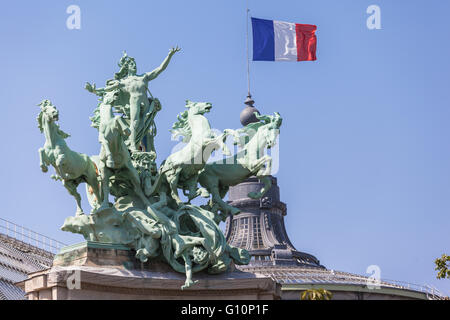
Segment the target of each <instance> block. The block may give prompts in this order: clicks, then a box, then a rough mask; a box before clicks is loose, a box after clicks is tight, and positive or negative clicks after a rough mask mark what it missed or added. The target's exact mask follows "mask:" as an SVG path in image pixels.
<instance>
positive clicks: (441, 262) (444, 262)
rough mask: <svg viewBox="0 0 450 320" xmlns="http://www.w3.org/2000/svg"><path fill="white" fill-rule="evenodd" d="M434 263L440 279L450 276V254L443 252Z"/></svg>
mask: <svg viewBox="0 0 450 320" xmlns="http://www.w3.org/2000/svg"><path fill="white" fill-rule="evenodd" d="M434 263H435V264H436V268H434V270H436V271H438V274H437V278H438V279H445V278H450V270H449V267H450V265H449V263H450V256H448V255H446V254H443V255H442V257H440V258H437V259H436V260H435V261H434Z"/></svg>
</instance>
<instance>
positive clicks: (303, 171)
mask: <svg viewBox="0 0 450 320" xmlns="http://www.w3.org/2000/svg"><path fill="white" fill-rule="evenodd" d="M71 4H77V5H79V6H80V8H81V30H68V29H67V28H66V19H67V17H68V14H66V8H67V7H68V6H69V5H71ZM371 4H377V5H379V6H380V8H381V18H382V30H372V31H371V30H368V29H367V27H366V19H367V17H368V15H367V14H366V9H367V7H368V6H369V5H371ZM250 7H251V11H252V15H253V16H254V17H259V18H265V19H275V20H282V21H289V22H297V23H307V24H316V25H317V26H318V32H317V36H318V52H317V56H318V60H317V61H316V62H302V63H295V62H294V63H283V62H252V63H251V68H252V76H251V77H252V82H253V85H252V87H253V88H252V93H253V95H254V98H255V100H256V102H257V107H258V108H259V109H260V111H261V112H263V113H272V112H274V111H279V112H280V113H281V115H282V116H283V118H284V122H283V127H282V132H281V139H280V162H281V163H280V165H281V167H280V170H279V172H278V174H277V177H278V179H279V184H280V186H281V191H282V192H281V195H282V200H283V201H284V202H286V203H287V204H288V215H287V217H286V225H287V229H288V233H289V235H290V237H291V240H292V242H293V243H294V244H295V245H296V247H297V248H298V249H299V250H302V251H306V252H309V253H312V254H314V255H316V256H317V257H318V258H319V259H320V260H321V262H322V263H323V264H324V265H325V266H327V267H328V268H330V269H335V270H342V271H348V272H353V273H358V274H365V271H366V268H367V266H369V265H373V264H375V265H379V266H380V268H381V276H382V278H386V279H396V280H403V281H408V282H412V283H418V284H426V283H428V284H431V285H434V286H436V287H438V288H439V289H441V290H442V291H444V292H445V293H447V294H449V293H450V292H449V291H450V281H449V280H442V281H438V280H436V279H435V271H434V270H433V269H434V264H433V261H434V259H435V258H436V257H438V256H440V255H441V254H442V253H444V252H447V253H450V245H449V244H450V233H449V232H448V230H449V226H450V216H449V212H450V148H449V146H450V141H449V137H450V126H449V124H448V122H449V119H450V109H449V107H450V105H449V101H450V90H449V75H450V62H449V57H450V45H449V41H448V38H449V27H448V13H449V12H450V3H449V2H448V1H441V0H432V1H425V0H420V1H419V0H415V1H411V0H409V1H406V0H396V1H386V0H370V1H366V0H358V1H355V0H345V1H344V0H340V1H336V0H329V1H325V0H317V1H294V0H289V1H288V0H279V1H276V2H274V1H261V0H259V1H256V0H250ZM245 23H246V21H245V2H244V1H223V0H222V1H218V0H216V1H206V0H193V1H181V0H179V1H178V0H177V1H175V0H172V1H162V0H160V1H126V2H123V1H121V2H119V1H100V0H97V1H87V0H84V1H79V0H72V1H62V0H60V1H50V0H47V1H44V0H41V1H22V0H16V1H8V2H5V3H3V4H2V10H1V13H0V39H1V49H2V50H0V60H1V61H2V67H1V68H2V76H1V77H0V96H1V97H2V103H3V109H2V125H1V126H0V134H1V136H2V137H3V139H2V142H1V148H2V150H3V151H2V152H3V157H2V158H1V160H0V161H1V165H0V176H1V178H2V184H1V187H0V193H1V194H2V212H1V217H3V218H6V219H8V220H11V221H14V222H16V223H18V224H22V225H25V226H27V227H30V228H32V229H34V230H36V231H39V232H41V233H44V234H46V235H48V236H51V237H54V238H56V239H59V240H61V241H64V242H67V243H74V242H78V241H81V240H82V238H81V236H78V235H72V234H69V233H64V232H62V231H60V230H59V227H60V226H61V225H62V223H63V221H64V218H65V217H67V216H69V215H73V214H74V202H73V199H72V198H71V197H70V196H69V194H68V193H67V192H66V190H65V189H64V188H63V187H62V186H61V185H60V183H59V182H54V181H53V180H51V179H50V173H47V174H43V173H42V172H41V171H40V169H39V159H38V153H37V149H38V148H39V147H41V146H42V145H43V143H44V137H43V135H41V134H40V133H39V130H38V129H37V124H36V116H37V114H38V107H37V106H36V104H38V103H39V102H40V101H41V100H42V99H43V98H48V99H51V100H52V101H53V102H54V103H55V104H56V106H57V107H58V108H59V110H60V123H61V127H62V129H63V130H64V131H66V132H69V133H70V134H71V135H72V137H71V138H69V139H68V144H69V146H70V147H71V148H72V149H74V150H76V151H79V152H83V153H87V154H91V155H92V154H97V153H98V152H99V144H98V142H97V131H96V130H95V129H93V128H91V127H90V121H89V116H90V115H91V114H92V111H93V109H94V107H95V105H96V98H95V97H94V96H93V95H91V94H89V93H88V92H87V91H85V90H84V89H83V85H84V82H85V81H94V82H96V83H97V84H98V85H103V84H104V82H105V80H106V79H109V78H111V77H112V75H113V73H114V72H116V71H117V61H118V59H119V58H120V56H121V54H122V51H123V50H127V51H128V53H129V54H130V55H131V56H134V57H135V58H136V60H137V63H138V72H139V71H140V72H145V71H150V70H153V68H154V67H156V66H158V65H159V64H160V63H161V61H162V60H163V59H164V57H165V56H166V54H167V52H168V50H169V48H170V47H171V46H173V45H179V46H180V47H181V48H182V52H180V53H178V54H177V55H176V56H175V57H174V59H173V61H172V63H171V64H170V66H169V67H168V69H167V70H166V71H165V72H164V73H163V74H162V75H161V76H160V77H159V78H158V79H156V80H155V81H153V82H152V83H151V85H150V89H151V91H152V93H153V94H154V95H155V96H158V97H159V98H160V100H161V101H162V104H163V111H162V112H161V113H160V114H159V115H158V117H157V125H158V129H159V135H158V137H157V151H158V156H159V160H162V159H164V158H165V157H167V155H168V154H169V153H170V150H171V148H172V147H173V146H174V144H175V142H172V141H171V140H170V134H169V132H168V129H169V128H170V126H171V124H172V123H173V122H174V121H175V117H176V114H177V113H178V112H180V111H181V110H182V109H183V106H184V100H185V99H187V98H188V99H191V100H199V101H210V102H212V103H213V105H214V108H213V111H212V113H211V114H210V115H209V119H210V121H211V123H212V125H213V126H214V127H216V128H219V129H224V128H227V127H230V128H238V127H239V126H240V123H239V113H240V111H241V109H242V107H243V101H244V99H245V96H246V90H247V88H246V73H245V72H246V68H245V28H246V27H245ZM80 192H84V191H83V189H82V188H81V187H80Z"/></svg>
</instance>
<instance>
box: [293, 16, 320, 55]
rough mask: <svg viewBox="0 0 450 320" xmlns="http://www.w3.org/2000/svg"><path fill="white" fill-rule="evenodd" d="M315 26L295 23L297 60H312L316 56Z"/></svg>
mask: <svg viewBox="0 0 450 320" xmlns="http://www.w3.org/2000/svg"><path fill="white" fill-rule="evenodd" d="M316 30H317V26H314V25H311V24H298V23H296V24H295V33H296V35H297V61H314V60H317V57H316V46H317V37H316Z"/></svg>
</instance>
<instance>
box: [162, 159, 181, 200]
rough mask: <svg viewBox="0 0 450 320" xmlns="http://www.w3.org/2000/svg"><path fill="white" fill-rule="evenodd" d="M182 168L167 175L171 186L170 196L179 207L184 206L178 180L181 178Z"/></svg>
mask: <svg viewBox="0 0 450 320" xmlns="http://www.w3.org/2000/svg"><path fill="white" fill-rule="evenodd" d="M181 170H182V168H177V169H175V170H172V172H170V171H168V172H166V173H165V175H166V179H167V182H168V183H169V186H170V194H171V196H172V198H173V199H174V200H175V201H176V203H177V204H178V205H180V204H182V203H183V201H181V199H180V197H179V196H178V179H179V178H180V173H181Z"/></svg>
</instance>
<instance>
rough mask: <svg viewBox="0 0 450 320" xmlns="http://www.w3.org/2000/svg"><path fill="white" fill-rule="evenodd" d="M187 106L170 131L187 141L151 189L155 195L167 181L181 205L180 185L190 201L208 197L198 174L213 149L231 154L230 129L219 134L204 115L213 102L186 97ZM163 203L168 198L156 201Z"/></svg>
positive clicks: (169, 161) (173, 196)
mask: <svg viewBox="0 0 450 320" xmlns="http://www.w3.org/2000/svg"><path fill="white" fill-rule="evenodd" d="M186 108H187V110H186V111H184V112H183V113H181V114H180V115H179V116H178V121H177V122H175V124H174V125H173V128H172V130H171V131H172V133H173V137H174V138H176V137H178V136H184V139H183V142H186V143H187V144H186V145H185V146H184V147H183V148H182V149H181V150H179V151H177V152H175V153H172V154H171V155H170V156H169V157H168V158H167V159H166V161H165V162H164V163H163V164H162V165H161V168H160V174H159V176H158V179H157V181H156V183H155V184H154V185H153V188H152V191H151V192H150V195H152V194H154V193H155V192H156V190H158V188H159V187H160V184H161V182H163V183H167V184H168V185H169V189H170V194H171V197H172V198H173V199H174V200H175V201H176V202H177V204H178V205H180V204H181V203H182V201H181V199H180V197H179V195H178V188H182V189H183V192H184V194H185V195H186V196H187V197H188V199H189V201H190V200H192V199H194V198H195V197H197V196H199V195H202V196H209V193H208V192H207V191H206V189H204V188H198V183H197V181H198V180H197V179H198V173H199V172H200V171H201V170H203V168H204V167H205V165H206V162H207V161H208V159H209V157H210V156H211V153H212V152H213V151H214V150H216V149H221V150H223V152H224V154H226V155H230V154H231V153H230V151H229V150H228V148H227V147H226V145H225V140H226V137H227V136H228V135H229V132H228V131H227V130H225V131H224V132H223V133H222V134H221V135H219V136H216V135H215V134H214V132H213V131H212V130H211V126H210V124H209V121H208V119H206V117H205V116H204V114H205V113H207V112H209V111H210V110H211V108H212V105H211V103H207V102H192V101H189V100H186ZM186 191H188V193H186ZM160 198H161V199H165V196H163V197H162V195H160ZM161 202H165V200H162V201H160V202H159V203H157V206H161V205H165V204H164V203H161Z"/></svg>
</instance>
